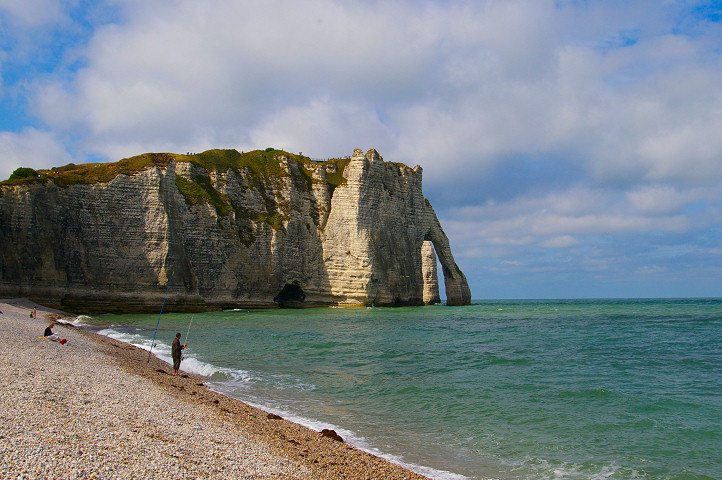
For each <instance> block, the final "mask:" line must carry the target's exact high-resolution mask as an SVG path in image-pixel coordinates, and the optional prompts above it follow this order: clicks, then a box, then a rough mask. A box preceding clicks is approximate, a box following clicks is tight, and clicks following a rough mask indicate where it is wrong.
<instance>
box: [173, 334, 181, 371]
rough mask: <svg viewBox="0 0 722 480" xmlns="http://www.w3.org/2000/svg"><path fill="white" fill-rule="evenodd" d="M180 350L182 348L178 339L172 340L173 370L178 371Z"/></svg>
mask: <svg viewBox="0 0 722 480" xmlns="http://www.w3.org/2000/svg"><path fill="white" fill-rule="evenodd" d="M182 350H183V347H181V344H180V338H175V339H173V350H172V354H173V370H178V369H179V368H180V362H181V351H182Z"/></svg>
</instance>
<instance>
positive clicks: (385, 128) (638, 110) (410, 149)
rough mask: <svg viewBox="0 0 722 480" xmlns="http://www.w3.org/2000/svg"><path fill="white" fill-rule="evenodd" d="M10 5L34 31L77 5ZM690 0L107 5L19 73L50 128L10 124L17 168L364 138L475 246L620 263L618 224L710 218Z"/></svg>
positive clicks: (711, 65) (482, 251)
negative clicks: (406, 169)
mask: <svg viewBox="0 0 722 480" xmlns="http://www.w3.org/2000/svg"><path fill="white" fill-rule="evenodd" d="M0 2H1V3H0V9H2V8H3V6H5V5H10V6H9V7H7V6H6V7H5V11H6V12H8V11H9V10H8V9H11V10H13V11H14V12H16V13H13V14H12V15H14V17H13V18H15V20H14V22H15V24H17V25H20V24H23V25H25V27H23V28H25V29H26V30H31V29H32V28H35V27H32V28H31V27H29V25H39V27H38V28H40V29H42V28H46V29H50V30H52V29H51V28H50V27H49V26H48V25H50V24H49V23H48V22H50V20H48V19H51V18H60V17H62V18H65V20H64V21H70V20H69V16H68V15H67V12H66V11H64V10H63V9H65V10H67V9H68V8H69V6H72V7H73V8H77V3H76V2H69V3H66V4H55V3H54V4H53V5H62V6H61V7H54V6H51V7H49V8H48V10H47V12H40V11H39V7H41V6H42V5H44V4H45V3H44V1H43V0H32V1H31V3H26V4H27V5H28V9H27V10H22V11H21V10H18V8H19V7H17V6H16V2H12V3H11V4H9V3H7V0H0ZM17 5H19V4H17ZM693 5H694V2H692V3H690V2H659V1H657V0H637V1H635V2H604V1H598V0H592V1H585V2H577V1H571V0H570V1H564V0H563V1H553V0H485V1H471V0H469V1H464V0H458V1H454V0H452V1H441V0H439V1H434V0H427V1H424V2H417V1H411V0H401V1H398V2H376V1H364V2H348V1H344V0H318V1H310V0H302V1H298V2H287V1H281V0H266V1H260V0H249V1H245V2H228V1H224V0H208V1H205V2H197V1H192V0H178V1H170V0H143V1H141V0H120V1H116V0H113V1H111V2H110V3H108V4H107V5H100V6H96V7H95V8H98V9H99V11H100V12H101V13H99V14H98V15H99V17H103V15H102V12H104V11H105V10H104V8H116V9H117V12H115V11H114V13H113V18H114V19H116V20H117V21H116V22H115V23H112V24H105V25H102V24H100V22H99V23H97V24H93V27H92V28H91V29H88V30H87V32H88V34H89V35H90V32H92V35H90V37H89V38H88V39H87V43H86V44H77V45H72V46H70V47H68V49H66V50H62V51H60V50H59V51H54V52H52V53H53V55H57V58H62V59H63V60H62V61H61V63H62V65H60V66H59V67H58V68H57V72H49V73H48V74H47V75H45V74H43V75H40V76H35V75H33V76H31V77H37V78H27V79H24V81H22V82H16V85H15V87H19V86H21V87H22V88H15V90H14V91H18V92H20V91H22V92H29V95H30V97H29V98H27V103H28V104H29V105H30V106H31V109H32V110H31V111H30V112H29V113H30V114H32V115H34V116H35V117H36V119H38V120H39V121H40V124H44V126H43V127H42V129H38V130H33V129H29V130H25V131H23V132H21V133H19V134H16V133H4V134H2V137H0V138H2V139H4V140H3V142H4V143H3V144H2V145H4V147H3V148H4V150H5V151H6V152H7V151H12V152H15V153H13V154H12V155H6V158H20V157H21V156H22V155H21V154H20V152H21V151H22V149H24V148H27V149H28V151H29V152H44V153H42V154H33V153H31V154H29V156H28V158H33V159H34V160H32V161H33V162H34V163H33V165H28V163H27V162H20V163H21V164H23V165H25V166H38V167H39V166H50V165H52V164H56V165H57V164H60V163H62V162H66V161H69V160H70V159H69V156H68V154H67V153H66V152H65V149H64V148H63V147H62V145H61V144H60V143H58V142H57V141H56V140H55V139H57V138H62V139H64V140H65V141H67V142H68V144H67V146H68V148H69V149H70V150H72V151H73V152H78V156H79V157H81V158H82V157H83V156H85V155H94V156H96V155H99V156H107V158H108V159H109V160H116V159H119V158H122V157H127V156H130V155H134V154H138V153H142V152H145V151H175V152H185V151H202V150H204V149H207V148H217V147H219V148H225V147H228V148H239V149H240V150H249V149H252V148H265V147H268V146H273V147H278V148H285V149H287V150H289V151H294V152H297V151H303V153H304V154H307V155H310V156H314V157H327V156H336V155H348V154H349V153H350V152H351V151H352V149H353V148H355V147H360V148H362V149H364V150H365V149H367V148H371V147H374V148H376V149H377V150H379V152H380V153H381V155H383V156H384V158H385V159H386V160H389V161H400V162H405V163H408V164H410V165H415V164H420V165H421V166H423V167H424V187H425V190H426V191H427V192H429V191H432V192H434V193H435V194H437V195H439V196H440V198H433V197H432V198H431V201H432V202H433V203H434V206H435V207H436V209H437V211H438V212H440V214H441V215H442V217H443V218H442V221H443V223H444V227H445V228H446V229H447V233H449V236H450V237H451V239H452V244H453V245H454V246H455V249H458V250H456V251H460V252H463V254H462V255H464V257H465V258H472V257H478V256H484V257H489V258H496V259H503V260H508V261H516V260H515V256H518V255H520V252H524V251H530V252H537V253H539V252H543V253H541V254H540V255H543V256H544V255H545V256H548V257H545V260H544V262H547V263H544V262H542V261H539V262H540V265H541V267H540V268H542V269H545V268H547V267H548V265H549V264H553V263H554V262H557V263H558V264H571V263H572V262H571V260H569V258H570V257H566V256H565V255H567V254H569V255H572V257H571V258H576V260H577V261H580V258H583V259H584V262H586V263H585V264H584V265H585V266H586V267H585V268H587V269H589V270H594V271H605V270H606V269H610V270H613V269H612V268H610V265H612V264H614V265H624V263H625V257H624V255H623V254H622V253H618V254H617V253H610V252H613V251H614V250H615V248H616V249H618V250H625V248H626V247H628V245H627V244H625V243H624V242H623V241H622V242H621V243H619V244H616V243H614V242H615V241H618V240H615V239H618V238H622V237H625V238H626V237H628V236H635V235H645V234H650V235H661V236H675V238H676V237H677V236H679V237H682V236H684V235H685V234H688V235H694V234H695V233H698V232H700V231H703V230H704V229H705V228H712V227H714V226H715V225H717V226H718V225H719V221H720V220H719V218H720V217H719V214H715V212H718V210H719V204H720V203H721V202H722V192H721V191H720V187H719V185H720V184H722V168H720V161H721V158H720V152H722V135H720V132H722V116H721V115H720V114H719V113H720V112H721V111H722V74H721V73H722V54H720V52H719V48H718V47H719V45H720V42H722V29H721V28H720V24H719V23H713V22H709V21H705V20H704V19H700V18H697V17H695V14H694V11H693ZM58 8H59V9H60V10H58ZM6 15H9V14H8V13H6ZM23 15H25V16H27V18H26V19H25V20H22V18H21V17H22V16H23ZM43 15H47V17H44V16H43ZM58 15H59V16H60V17H58ZM76 16H77V15H76ZM87 18H90V17H87ZM103 18H106V19H107V18H108V17H107V16H106V17H103ZM105 21H107V20H105ZM18 28H19V27H18ZM16 50H17V49H16ZM16 50H14V51H12V52H9V53H7V52H6V53H5V56H6V57H8V56H9V57H12V58H11V59H10V60H11V61H12V60H16V59H15V58H14V57H13V56H14V55H16V54H17V51H16ZM46 53H47V52H46ZM1 55H2V53H0V60H1V61H3V67H4V66H5V65H7V63H6V61H5V58H3V57H2V56H1ZM16 63H17V62H16ZM78 65H82V68H78ZM4 71H5V69H3V72H4ZM24 100H25V99H23V101H24ZM45 127H47V131H46V128H45ZM33 135H36V136H38V138H40V139H41V140H42V141H40V142H38V143H37V144H33V143H32V142H29V140H28V139H29V138H30V137H32V136H33ZM43 142H45V143H44V145H45V146H44V147H43ZM8 145H14V147H12V148H11V147H8ZM50 157H52V158H50ZM41 158H45V160H41ZM42 161H44V162H45V165H41V164H40V163H41V162H42ZM441 202H446V203H441ZM650 232H651V233H650ZM678 241H679V242H684V241H685V240H683V239H678ZM595 242H601V243H603V244H605V248H600V249H599V250H594V243H595ZM607 242H609V246H608V248H606V247H607V245H606V244H607ZM640 248H643V247H641V246H640ZM571 252H584V255H589V258H586V257H579V256H577V257H574V256H573V254H572V253H571ZM669 254H670V255H673V254H672V253H669ZM576 255H582V254H578V253H577V254H576ZM524 260H525V261H524V262H523V264H524V265H526V266H531V265H533V264H534V262H535V260H534V259H533V258H531V257H530V256H528V257H525V259H524ZM508 265H510V264H508ZM519 265H521V263H520V264H519ZM520 268H521V267H520ZM529 268H531V267H529ZM619 268H621V267H619ZM630 268H631V267H630Z"/></svg>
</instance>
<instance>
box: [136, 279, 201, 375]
mask: <svg viewBox="0 0 722 480" xmlns="http://www.w3.org/2000/svg"><path fill="white" fill-rule="evenodd" d="M173 275H175V270H173V271H172V272H171V274H170V278H169V279H168V288H166V289H165V296H164V297H163V305H161V306H160V313H159V314H158V322H157V323H156V324H155V332H154V333H153V341H152V342H150V350H148V361H147V362H146V363H150V354H151V352H152V351H153V347H154V346H155V336H156V334H157V333H158V325H160V316H161V315H163V307H165V300H166V298H168V290H170V282H171V280H173ZM191 320H193V319H192V318H191ZM187 336H188V335H186V337H187Z"/></svg>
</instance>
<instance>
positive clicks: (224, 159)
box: [0, 148, 348, 187]
mask: <svg viewBox="0 0 722 480" xmlns="http://www.w3.org/2000/svg"><path fill="white" fill-rule="evenodd" d="M281 156H285V157H286V158H288V159H292V160H296V161H297V162H298V163H299V164H300V165H301V167H302V175H303V176H304V177H306V179H305V180H306V183H308V186H309V187H310V183H309V182H310V181H311V177H310V173H309V171H307V168H308V167H309V166H310V165H311V164H312V163H325V164H336V166H337V171H336V172H335V173H333V174H331V173H329V174H328V175H327V181H328V183H330V184H331V185H339V184H341V183H345V181H346V180H345V179H344V178H343V170H344V168H345V166H346V165H347V164H348V160H345V159H330V160H328V161H326V162H314V161H312V160H311V159H309V158H308V157H304V156H301V155H294V154H292V153H288V152H284V151H282V150H275V149H272V148H268V149H266V150H254V151H251V152H244V153H240V152H238V151H237V150H208V151H205V152H203V153H197V154H192V155H182V154H172V153H144V154H142V155H137V156H135V157H130V158H124V159H123V160H119V161H117V162H113V163H86V164H81V165H75V164H72V163H71V164H69V165H65V166H64V167H54V168H51V169H48V170H38V171H37V176H25V177H23V178H15V179H8V180H5V181H3V182H0V185H26V184H31V183H45V182H47V181H51V182H53V183H55V184H56V185H58V186H60V187H67V186H70V185H76V184H94V183H106V182H110V181H111V180H113V179H114V178H115V177H117V176H118V175H129V176H130V175H133V174H136V173H139V172H141V171H143V170H146V169H148V168H153V167H160V168H164V167H167V166H168V164H169V163H170V162H171V161H172V160H176V161H177V162H189V163H193V164H196V165H198V166H200V167H202V168H204V169H205V170H207V171H208V172H213V171H220V172H226V171H228V170H229V169H235V170H238V171H242V170H245V171H246V172H247V173H250V174H251V176H252V177H253V178H255V179H257V180H258V181H264V180H268V179H270V178H271V177H282V176H286V175H287V173H286V171H285V169H284V168H283V166H282V165H281V160H280V157H281ZM11 178H12V177H11Z"/></svg>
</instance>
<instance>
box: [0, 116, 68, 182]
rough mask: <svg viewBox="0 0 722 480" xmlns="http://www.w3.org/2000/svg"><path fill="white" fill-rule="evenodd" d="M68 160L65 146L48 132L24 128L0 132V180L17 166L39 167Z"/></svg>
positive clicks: (63, 163) (5, 177)
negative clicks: (17, 131) (19, 130)
mask: <svg viewBox="0 0 722 480" xmlns="http://www.w3.org/2000/svg"><path fill="white" fill-rule="evenodd" d="M70 161H71V157H70V155H69V154H68V152H67V151H66V150H65V147H63V145H62V144H61V143H60V142H59V141H58V140H57V139H56V138H55V137H54V135H53V134H52V133H50V132H43V131H39V130H36V129H34V128H26V129H25V130H23V131H22V132H20V133H10V132H2V133H0V180H6V179H7V178H8V177H10V174H11V173H12V172H13V171H14V170H15V169H16V168H19V167H30V168H35V169H41V168H47V167H49V166H51V165H55V166H61V165H65V164H66V163H70Z"/></svg>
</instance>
